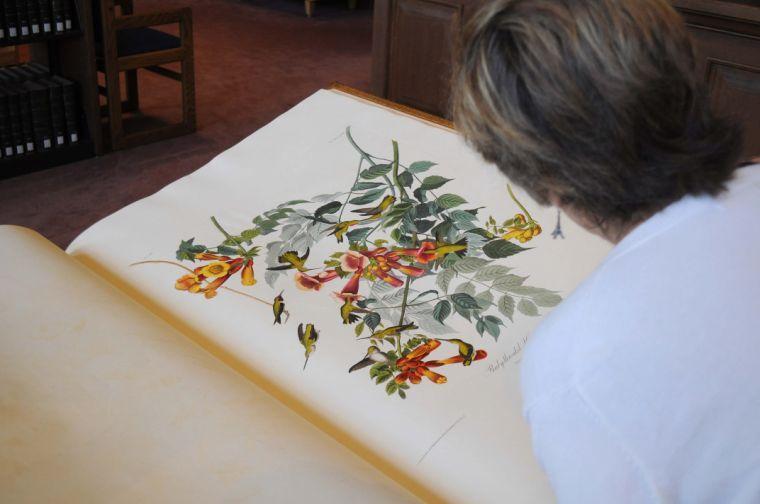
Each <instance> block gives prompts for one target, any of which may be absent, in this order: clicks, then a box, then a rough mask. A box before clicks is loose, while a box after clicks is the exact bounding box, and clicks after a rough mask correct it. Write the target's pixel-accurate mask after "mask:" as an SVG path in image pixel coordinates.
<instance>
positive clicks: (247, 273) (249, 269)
mask: <svg viewBox="0 0 760 504" xmlns="http://www.w3.org/2000/svg"><path fill="white" fill-rule="evenodd" d="M240 282H241V283H242V284H243V285H255V284H256V278H254V276H253V259H248V260H247V261H246V262H245V266H243V272H242V273H241V274H240Z"/></svg>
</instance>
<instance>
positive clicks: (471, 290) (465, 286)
mask: <svg viewBox="0 0 760 504" xmlns="http://www.w3.org/2000/svg"><path fill="white" fill-rule="evenodd" d="M454 292H455V293H457V294H459V293H462V292H464V293H465V294H469V295H470V296H475V284H473V283H472V282H469V281H468V282H464V283H461V284H459V285H458V286H457V288H456V289H454Z"/></svg>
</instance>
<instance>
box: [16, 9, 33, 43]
mask: <svg viewBox="0 0 760 504" xmlns="http://www.w3.org/2000/svg"><path fill="white" fill-rule="evenodd" d="M16 15H17V16H18V22H17V26H18V33H19V36H21V37H28V36H29V34H30V32H29V8H28V7H27V0H16Z"/></svg>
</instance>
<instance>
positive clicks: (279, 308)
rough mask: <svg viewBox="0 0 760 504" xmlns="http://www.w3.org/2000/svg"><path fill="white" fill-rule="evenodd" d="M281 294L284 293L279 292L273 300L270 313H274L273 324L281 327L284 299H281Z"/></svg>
mask: <svg viewBox="0 0 760 504" xmlns="http://www.w3.org/2000/svg"><path fill="white" fill-rule="evenodd" d="M283 292H285V291H281V292H280V293H279V294H277V297H276V298H274V302H272V311H273V312H274V324H280V325H282V312H284V311H285V299H283V297H282V293H283ZM274 324H272V325H274Z"/></svg>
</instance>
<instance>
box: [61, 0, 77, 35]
mask: <svg viewBox="0 0 760 504" xmlns="http://www.w3.org/2000/svg"><path fill="white" fill-rule="evenodd" d="M75 16H76V12H74V2H73V0H63V28H64V29H65V30H73V29H74V18H75Z"/></svg>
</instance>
